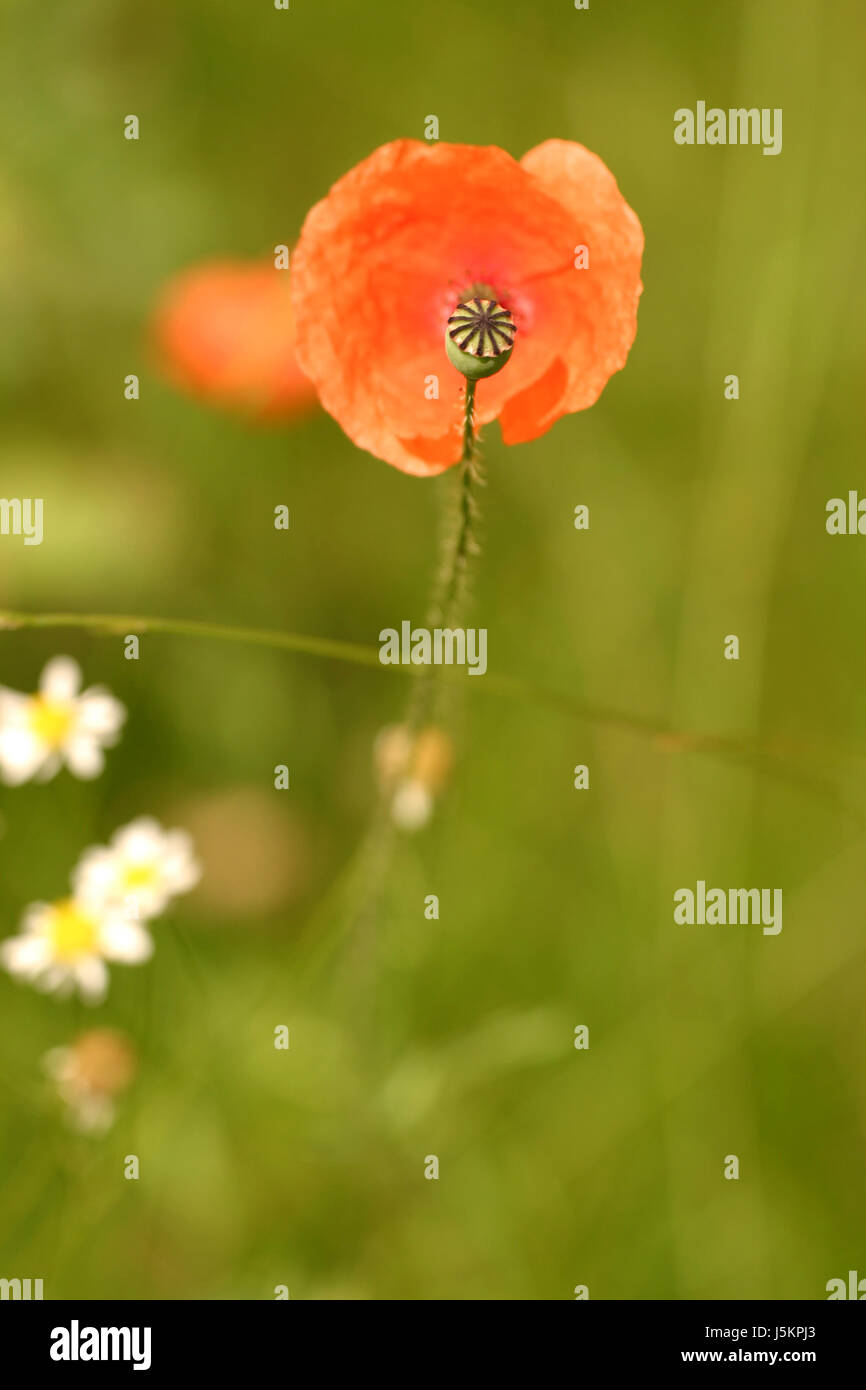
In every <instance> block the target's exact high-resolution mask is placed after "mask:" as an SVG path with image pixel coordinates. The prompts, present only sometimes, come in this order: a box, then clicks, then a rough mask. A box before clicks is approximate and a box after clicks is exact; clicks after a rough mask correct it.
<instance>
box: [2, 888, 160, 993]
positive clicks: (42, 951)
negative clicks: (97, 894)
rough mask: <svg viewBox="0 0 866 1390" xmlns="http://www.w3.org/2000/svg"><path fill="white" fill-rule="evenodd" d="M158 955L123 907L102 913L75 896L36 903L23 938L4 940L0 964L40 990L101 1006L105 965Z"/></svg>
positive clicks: (26, 918)
mask: <svg viewBox="0 0 866 1390" xmlns="http://www.w3.org/2000/svg"><path fill="white" fill-rule="evenodd" d="M152 952H153V941H152V940H151V937H150V933H149V932H148V931H147V929H146V928H145V927H142V926H140V925H139V923H138V922H134V921H133V920H132V919H131V918H130V917H129V915H128V914H126V913H125V912H124V911H123V910H122V909H117V908H110V909H109V908H104V909H102V910H101V911H98V910H97V909H96V908H95V907H94V906H93V905H92V904H85V903H82V902H80V901H78V900H76V899H75V898H66V899H64V900H63V901H61V902H56V903H33V905H32V906H31V907H29V908H28V909H27V911H26V912H25V914H24V920H23V921H22V923H21V931H20V934H19V935H18V936H10V937H8V938H7V939H6V940H5V941H3V942H0V965H3V966H4V967H5V968H6V969H7V970H8V971H9V973H10V975H15V976H17V977H18V978H19V979H21V980H26V981H27V982H28V983H30V984H33V985H35V986H36V988H37V989H41V990H45V991H46V992H54V993H57V994H61V995H64V994H70V993H71V992H72V991H73V990H74V989H76V988H77V989H78V992H79V993H80V995H81V997H82V999H84V1000H86V1001H87V1003H90V1004H98V1003H99V1002H100V1001H101V1000H102V999H104V998H105V994H106V991H107V990H108V966H107V965H106V961H120V962H123V963H124V964H127V965H138V964H139V963H140V962H141V961H145V960H147V959H148V958H149V957H150V955H151V954H152Z"/></svg>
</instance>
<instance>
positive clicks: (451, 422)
mask: <svg viewBox="0 0 866 1390" xmlns="http://www.w3.org/2000/svg"><path fill="white" fill-rule="evenodd" d="M580 248H583V250H581V249H580ZM642 251H643V232H642V230H641V225H640V222H639V221H638V218H637V216H636V215H635V213H634V212H633V211H632V209H631V208H630V207H629V206H628V204H627V203H626V202H625V200H624V199H623V197H622V195H621V194H620V192H619V189H618V188H617V184H616V180H615V179H614V177H613V175H612V174H611V172H610V170H609V169H607V167H606V166H605V165H604V164H603V163H602V161H601V160H600V159H599V158H598V156H597V155H594V154H592V153H590V151H589V150H587V149H584V147H583V146H582V145H577V144H573V143H571V142H569V141H566V140H548V141H546V142H545V143H544V144H542V145H539V146H537V148H535V149H533V150H530V151H529V153H528V154H526V155H524V157H523V159H522V160H520V162H518V161H517V160H515V159H513V158H512V157H511V155H509V154H507V153H506V151H505V150H501V149H497V148H496V147H495V146H486V147H481V146H475V145H450V144H444V143H436V144H426V143H423V142H420V141H414V140H396V141H394V142H393V143H391V144H388V145H383V146H382V147H381V148H380V149H378V150H376V151H374V153H373V154H372V155H370V156H369V158H367V159H365V160H364V161H363V162H362V163H361V164H359V165H357V166H356V168H354V169H352V170H351V171H350V172H349V173H348V174H346V175H345V176H344V177H343V178H342V179H340V180H339V182H338V183H337V184H335V185H334V187H333V188H332V189H331V191H330V193H329V194H328V195H327V197H326V198H324V199H323V200H322V202H320V203H318V204H317V205H316V206H315V207H314V208H313V209H312V211H311V212H310V213H309V215H308V217H307V219H306V222H305V223H304V227H303V230H302V232H301V236H300V240H299V242H298V246H297V250H296V252H295V258H294V262H293V269H292V285H291V297H292V306H293V309H294V313H295V331H296V336H297V352H298V359H299V361H300V363H301V365H302V367H303V368H304V370H305V371H306V372H307V374H308V376H309V377H310V379H311V380H312V381H313V382H314V383H315V385H316V387H317V389H318V392H319V396H320V399H321V401H322V404H323V405H324V406H325V408H326V410H328V411H330V413H331V414H332V415H333V416H334V417H335V418H336V420H337V421H338V422H339V423H340V425H341V426H342V427H343V429H344V430H345V431H346V433H347V434H348V435H349V437H350V438H351V439H352V440H354V442H355V443H356V444H357V445H359V446H360V447H361V448H363V449H367V450H369V452H370V453H372V454H376V455H377V456H378V457H379V458H382V459H385V460H386V461H387V462H388V463H392V464H394V465H395V466H396V467H397V468H401V469H403V471H404V472H406V473H414V474H419V475H422V476H424V475H432V474H435V473H441V472H442V471H443V470H444V469H446V468H449V467H450V466H451V465H452V464H454V463H456V462H457V461H458V459H459V458H460V455H461V418H460V416H461V401H462V389H463V378H462V377H461V376H460V374H459V373H458V372H457V371H456V370H455V368H453V367H452V366H451V365H450V364H449V363H448V362H447V360H446V357H445V350H444V346H443V342H444V334H445V326H446V323H447V321H448V317H449V315H450V314H452V313H453V311H454V309H455V307H456V305H457V304H458V303H460V302H461V301H463V300H465V299H467V298H468V297H470V296H471V295H481V296H482V297H484V298H489V299H495V300H497V301H498V302H499V303H500V304H501V305H502V306H503V307H504V308H506V309H507V310H508V311H509V312H510V313H511V314H512V316H513V318H514V320H515V322H516V324H517V329H518V332H517V337H516V345H515V348H514V353H513V356H512V358H511V360H510V362H509V363H508V365H507V366H506V367H505V368H504V369H503V370H502V371H501V372H500V373H499V375H497V376H495V377H490V378H489V379H486V380H483V381H480V382H479V383H478V387H477V395H476V419H477V422H478V424H485V423H487V422H488V421H490V420H493V419H496V418H497V417H498V418H499V420H500V423H501V428H502V435H503V438H504V439H505V441H506V443H509V444H517V443H520V442H522V441H524V440H529V439H535V438H536V437H537V436H538V435H540V434H543V433H544V432H545V430H547V429H548V428H549V427H550V425H552V424H553V423H554V421H555V420H558V419H559V418H560V416H562V415H564V414H566V413H567V412H570V411H575V410H583V409H584V408H585V407H586V406H590V405H592V404H593V402H594V401H596V400H597V399H598V397H599V395H600V394H601V391H602V390H603V388H604V386H605V384H606V383H607V381H608V379H609V377H610V376H611V375H612V373H614V372H616V371H618V370H619V368H620V367H622V366H624V364H625V360H626V357H627V355H628V351H629V348H630V347H631V344H632V342H633V341H634V336H635V332H636V330H637V303H638V298H639V295H640V292H641V288H642V286H641V281H640V262H641V254H642Z"/></svg>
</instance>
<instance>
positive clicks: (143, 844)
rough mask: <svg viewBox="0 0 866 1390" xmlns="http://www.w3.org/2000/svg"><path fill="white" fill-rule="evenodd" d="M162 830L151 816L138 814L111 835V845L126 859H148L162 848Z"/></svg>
mask: <svg viewBox="0 0 866 1390" xmlns="http://www.w3.org/2000/svg"><path fill="white" fill-rule="evenodd" d="M162 840H163V832H162V828H161V826H160V824H159V821H158V820H155V819H154V817H153V816H139V817H138V818H137V819H136V820H133V821H130V822H129V825H124V826H121V828H120V830H116V831H115V833H114V834H113V835H112V837H111V843H112V846H113V847H114V848H115V849H119V850H120V851H121V853H122V854H123V856H124V858H126V859H150V858H152V857H155V856H156V855H157V854H159V852H160V850H161V848H162Z"/></svg>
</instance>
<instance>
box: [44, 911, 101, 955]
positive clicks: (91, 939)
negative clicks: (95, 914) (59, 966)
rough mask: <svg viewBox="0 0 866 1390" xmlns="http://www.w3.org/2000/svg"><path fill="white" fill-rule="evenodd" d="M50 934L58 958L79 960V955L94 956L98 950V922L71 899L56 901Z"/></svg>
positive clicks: (52, 912)
mask: <svg viewBox="0 0 866 1390" xmlns="http://www.w3.org/2000/svg"><path fill="white" fill-rule="evenodd" d="M48 934H49V936H50V938H51V945H52V948H53V950H54V955H55V957H56V959H57V960H62V961H71V960H77V959H78V957H79V956H92V955H95V954H96V952H97V948H98V943H99V930H98V927H97V924H96V922H95V921H94V920H93V918H92V917H88V916H86V914H85V913H83V912H82V911H81V909H80V908H78V907H76V905H75V903H74V902H72V901H71V900H70V899H67V901H66V902H62V903H55V905H54V907H53V908H52V911H51V920H50V923H49V927H48Z"/></svg>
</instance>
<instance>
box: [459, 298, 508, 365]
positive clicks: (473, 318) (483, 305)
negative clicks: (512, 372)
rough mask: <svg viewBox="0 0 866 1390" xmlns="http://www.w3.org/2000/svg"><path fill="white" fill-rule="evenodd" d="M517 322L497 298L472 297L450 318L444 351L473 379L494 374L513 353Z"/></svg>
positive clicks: (460, 305)
mask: <svg viewBox="0 0 866 1390" xmlns="http://www.w3.org/2000/svg"><path fill="white" fill-rule="evenodd" d="M516 332H517V325H516V324H515V322H514V319H513V318H512V317H511V315H510V314H509V312H508V310H507V309H503V307H502V305H501V304H499V303H498V302H497V301H496V300H495V299H469V300H467V301H466V302H465V303H463V304H458V306H457V308H456V309H455V310H454V313H453V314H452V315H451V317H450V319H449V320H448V327H447V329H446V331H445V351H446V352H447V354H448V360H449V362H450V363H451V364H452V366H454V367H456V368H457V370H458V372H462V373H463V375H464V376H465V377H468V378H469V380H470V381H477V380H479V378H481V377H485V376H493V375H494V373H495V372H498V371H501V370H502V368H503V367H504V366H505V364H506V362H507V361H508V359H509V357H510V356H511V352H512V349H513V347H514V335H515V333H516Z"/></svg>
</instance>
